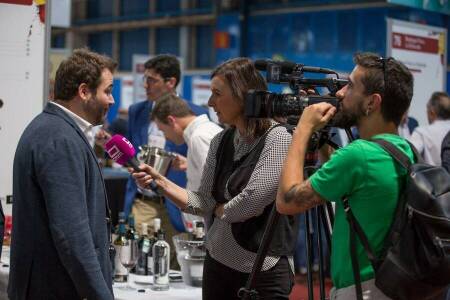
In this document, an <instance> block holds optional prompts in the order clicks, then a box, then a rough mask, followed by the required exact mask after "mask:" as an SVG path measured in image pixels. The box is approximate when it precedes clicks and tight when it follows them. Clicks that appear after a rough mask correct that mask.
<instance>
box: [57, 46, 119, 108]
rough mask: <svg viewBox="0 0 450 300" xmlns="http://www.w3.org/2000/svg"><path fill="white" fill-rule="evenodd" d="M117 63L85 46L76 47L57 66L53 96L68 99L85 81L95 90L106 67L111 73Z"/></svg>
mask: <svg viewBox="0 0 450 300" xmlns="http://www.w3.org/2000/svg"><path fill="white" fill-rule="evenodd" d="M116 67H117V63H116V62H115V61H113V60H112V59H111V58H109V57H107V56H104V55H101V54H98V53H95V52H92V51H90V50H88V49H86V48H82V49H77V50H75V51H73V54H72V55H71V56H69V57H68V58H67V59H65V60H64V61H63V62H62V63H61V64H60V65H59V67H58V70H57V71H56V76H55V86H54V93H55V96H54V98H55V99H56V100H62V101H69V100H71V99H73V97H75V96H76V95H77V93H78V87H79V86H80V84H82V83H85V84H86V85H87V86H88V87H89V89H90V90H92V91H96V90H97V87H98V86H99V85H100V83H101V79H102V72H103V70H104V69H108V70H109V71H111V73H113V72H114V71H115V69H116Z"/></svg>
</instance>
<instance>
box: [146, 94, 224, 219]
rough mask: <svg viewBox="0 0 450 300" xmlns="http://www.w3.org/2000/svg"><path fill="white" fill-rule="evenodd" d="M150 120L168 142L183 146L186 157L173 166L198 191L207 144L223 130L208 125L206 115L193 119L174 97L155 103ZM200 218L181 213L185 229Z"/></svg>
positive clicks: (192, 115) (191, 187)
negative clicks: (183, 173) (184, 172)
mask: <svg viewBox="0 0 450 300" xmlns="http://www.w3.org/2000/svg"><path fill="white" fill-rule="evenodd" d="M151 119H152V121H154V122H155V123H156V125H157V126H158V128H159V130H161V131H162V132H163V133H164V136H165V137H166V139H167V140H169V141H171V142H173V143H175V144H176V145H181V144H184V143H186V145H187V147H188V149H187V156H186V157H184V156H182V155H180V154H179V155H177V158H176V159H175V161H174V163H173V164H172V167H174V168H176V169H178V170H183V171H186V177H187V184H186V188H187V189H188V190H190V191H198V188H199V187H200V179H201V177H202V173H203V168H204V165H205V162H206V155H207V154H208V150H209V145H210V143H211V140H212V139H213V137H214V136H216V134H218V133H219V132H221V131H222V128H221V127H220V126H219V125H217V124H216V123H214V122H211V121H210V120H209V119H208V116H207V115H205V114H203V115H200V116H195V114H194V113H193V112H192V110H191V109H190V108H189V105H188V104H187V103H186V101H183V100H182V99H180V98H179V97H177V96H175V95H170V96H169V97H167V98H166V99H164V101H159V102H158V103H156V105H155V107H154V108H153V111H152V117H151ZM201 219H202V218H201V217H199V216H194V215H191V214H187V213H183V221H184V225H185V228H192V226H193V224H192V222H193V221H194V220H201Z"/></svg>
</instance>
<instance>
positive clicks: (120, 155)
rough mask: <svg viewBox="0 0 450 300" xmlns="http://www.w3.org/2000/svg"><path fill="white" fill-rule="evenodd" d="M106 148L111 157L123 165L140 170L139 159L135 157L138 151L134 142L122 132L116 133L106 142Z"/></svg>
mask: <svg viewBox="0 0 450 300" xmlns="http://www.w3.org/2000/svg"><path fill="white" fill-rule="evenodd" d="M105 150H106V152H107V153H108V155H109V157H111V159H112V160H114V161H115V162H116V163H118V164H119V165H122V166H131V167H132V168H133V169H134V170H135V171H136V172H140V171H141V170H140V169H139V161H138V160H137V159H136V157H134V154H135V153H136V151H135V150H134V147H133V144H131V142H130V141H129V140H127V139H126V138H125V137H123V136H121V135H120V134H115V135H113V136H112V137H111V139H109V141H107V142H106V144H105Z"/></svg>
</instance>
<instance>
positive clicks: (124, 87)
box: [120, 75, 134, 109]
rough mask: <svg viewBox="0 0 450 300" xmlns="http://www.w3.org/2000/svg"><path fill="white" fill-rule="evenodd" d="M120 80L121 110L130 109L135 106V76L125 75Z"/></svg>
mask: <svg viewBox="0 0 450 300" xmlns="http://www.w3.org/2000/svg"><path fill="white" fill-rule="evenodd" d="M120 79H121V89H120V108H126V109H128V107H130V105H131V104H133V90H134V88H133V76H131V75H123V76H121V78H120Z"/></svg>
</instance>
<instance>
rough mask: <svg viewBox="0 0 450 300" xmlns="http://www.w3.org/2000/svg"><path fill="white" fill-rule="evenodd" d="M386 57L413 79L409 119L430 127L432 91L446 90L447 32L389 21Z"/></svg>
mask: <svg viewBox="0 0 450 300" xmlns="http://www.w3.org/2000/svg"><path fill="white" fill-rule="evenodd" d="M387 30H388V34H387V54H388V56H392V57H394V58H395V59H398V60H400V61H401V62H403V63H404V64H405V65H406V66H407V67H408V68H409V69H410V70H411V72H412V73H413V76H414V96H413V99H412V102H411V108H410V110H409V116H412V117H414V118H416V119H417V121H419V125H426V124H428V120H427V113H426V104H427V102H428V100H429V99H430V96H431V94H432V93H433V92H436V91H445V90H446V75H447V49H446V45H447V29H445V28H439V27H433V26H427V25H421V24H417V23H410V22H404V21H399V20H394V19H388V26H387Z"/></svg>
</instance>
